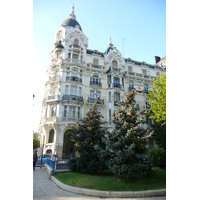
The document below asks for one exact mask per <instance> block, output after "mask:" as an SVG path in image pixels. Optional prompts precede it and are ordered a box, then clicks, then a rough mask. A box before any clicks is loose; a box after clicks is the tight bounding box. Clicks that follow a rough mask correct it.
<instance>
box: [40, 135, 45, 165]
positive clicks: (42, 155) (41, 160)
mask: <svg viewBox="0 0 200 200" xmlns="http://www.w3.org/2000/svg"><path fill="white" fill-rule="evenodd" d="M43 147H44V136H43V141H42V154H41V163H40V169H41V168H42V157H43Z"/></svg>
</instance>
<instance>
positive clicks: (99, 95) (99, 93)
mask: <svg viewBox="0 0 200 200" xmlns="http://www.w3.org/2000/svg"><path fill="white" fill-rule="evenodd" d="M96 94H97V96H96V98H97V97H99V99H101V92H100V91H97V93H96Z"/></svg>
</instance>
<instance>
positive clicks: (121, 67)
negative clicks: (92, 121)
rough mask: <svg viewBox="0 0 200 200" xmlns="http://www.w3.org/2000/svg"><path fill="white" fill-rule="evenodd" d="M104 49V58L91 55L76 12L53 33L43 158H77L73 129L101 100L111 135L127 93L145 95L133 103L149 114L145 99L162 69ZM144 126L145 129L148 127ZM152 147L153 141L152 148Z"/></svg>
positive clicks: (42, 128) (99, 54) (43, 123)
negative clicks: (115, 114) (45, 155)
mask: <svg viewBox="0 0 200 200" xmlns="http://www.w3.org/2000/svg"><path fill="white" fill-rule="evenodd" d="M105 49H106V51H105V52H99V51H98V50H91V49H88V38H87V36H86V35H85V34H84V33H83V31H82V28H81V26H80V24H79V23H78V21H77V20H76V15H75V14H74V6H72V8H71V12H70V14H69V16H68V18H67V19H66V20H65V21H64V22H63V23H62V24H61V26H60V28H59V29H58V30H57V32H56V33H55V38H54V43H53V47H52V51H51V53H50V64H49V67H48V68H47V70H46V75H47V77H46V84H45V90H44V92H45V95H44V99H43V103H42V112H41V121H40V128H39V133H40V136H41V140H42V138H43V139H44V149H43V153H55V154H57V155H58V157H60V158H61V157H62V158H69V157H71V156H74V155H75V153H74V151H73V145H72V143H71V141H70V137H71V135H72V134H73V131H72V127H73V126H76V125H77V123H76V122H77V121H80V120H81V119H82V118H83V117H84V116H85V115H86V113H87V112H88V111H89V110H90V109H91V108H92V105H93V103H94V102H95V101H96V99H97V97H99V100H98V103H97V106H98V111H99V112H100V113H101V114H102V115H103V116H104V120H105V126H106V127H107V128H108V130H109V131H112V129H113V124H112V112H113V111H114V110H116V109H119V108H120V106H118V105H117V102H118V101H121V100H124V98H125V97H124V92H126V93H127V92H129V91H131V90H132V89H133V88H135V89H136V90H140V91H142V92H141V93H138V94H136V96H135V100H136V102H137V104H138V109H140V111H144V110H145V109H148V108H147V106H146V105H147V102H146V99H145V94H146V93H147V92H148V89H149V88H151V87H152V81H153V78H156V77H157V75H158V74H159V73H163V71H164V69H163V68H161V67H159V66H157V65H150V64H147V63H145V62H138V61H135V60H132V59H131V58H123V56H122V54H121V53H120V52H119V51H118V50H117V48H116V47H115V46H114V45H113V44H112V42H111V38H110V41H109V43H108V46H107V47H106V48H105ZM143 117H144V118H145V119H146V116H145V115H143ZM146 120H147V124H146V125H144V128H145V126H148V123H149V120H148V119H146ZM153 145H154V144H153V141H149V146H153Z"/></svg>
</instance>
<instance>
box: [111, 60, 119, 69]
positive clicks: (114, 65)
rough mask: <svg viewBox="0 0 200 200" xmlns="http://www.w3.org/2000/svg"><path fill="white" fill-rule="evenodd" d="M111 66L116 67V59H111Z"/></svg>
mask: <svg viewBox="0 0 200 200" xmlns="http://www.w3.org/2000/svg"><path fill="white" fill-rule="evenodd" d="M112 66H113V67H115V68H118V64H117V61H116V60H113V61H112Z"/></svg>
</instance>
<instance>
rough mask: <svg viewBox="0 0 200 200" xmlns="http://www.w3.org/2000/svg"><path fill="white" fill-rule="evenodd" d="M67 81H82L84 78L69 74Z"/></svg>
mask: <svg viewBox="0 0 200 200" xmlns="http://www.w3.org/2000/svg"><path fill="white" fill-rule="evenodd" d="M66 81H77V82H80V83H82V78H79V77H76V76H68V77H66Z"/></svg>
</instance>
